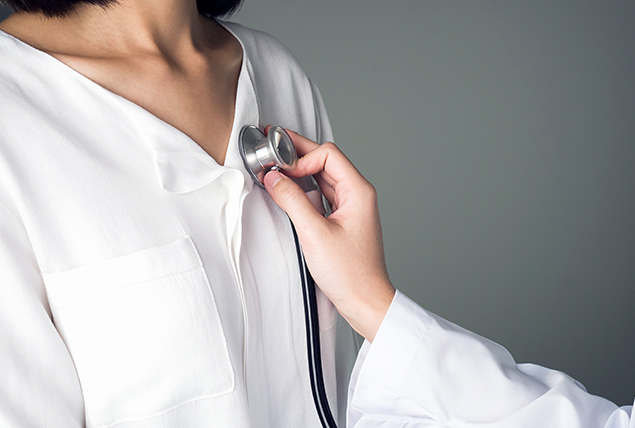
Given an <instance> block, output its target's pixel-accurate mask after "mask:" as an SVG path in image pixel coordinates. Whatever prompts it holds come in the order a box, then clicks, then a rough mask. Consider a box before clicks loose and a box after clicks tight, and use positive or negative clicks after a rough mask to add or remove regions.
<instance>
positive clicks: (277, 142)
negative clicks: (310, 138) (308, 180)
mask: <svg viewBox="0 0 635 428" xmlns="http://www.w3.org/2000/svg"><path fill="white" fill-rule="evenodd" d="M239 142H240V144H239V149H240V155H241V156H242V158H243V162H244V163H245V168H246V169H247V171H248V172H249V174H250V175H251V178H253V180H254V182H255V183H256V184H257V185H258V186H260V187H265V186H264V185H263V184H262V181H263V179H264V177H265V174H266V173H267V172H269V171H270V170H271V169H272V168H273V167H277V168H282V169H286V170H291V169H293V168H295V166H296V164H297V161H298V155H297V153H296V151H295V147H294V146H293V141H292V140H291V137H290V136H289V134H287V131H285V130H284V128H282V127H280V126H272V127H271V128H269V134H268V135H266V136H265V134H264V133H263V132H262V131H261V130H260V129H258V128H256V127H255V126H245V127H244V128H243V129H242V130H241V131H240V136H239Z"/></svg>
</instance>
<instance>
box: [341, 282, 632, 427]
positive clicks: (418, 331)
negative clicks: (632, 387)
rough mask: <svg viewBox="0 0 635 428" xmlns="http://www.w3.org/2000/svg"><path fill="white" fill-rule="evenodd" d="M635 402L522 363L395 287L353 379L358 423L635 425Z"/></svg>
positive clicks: (352, 422) (351, 418)
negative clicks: (616, 400) (620, 403)
mask: <svg viewBox="0 0 635 428" xmlns="http://www.w3.org/2000/svg"><path fill="white" fill-rule="evenodd" d="M631 412H632V406H625V407H621V408H618V407H617V406H616V405H615V404H613V403H611V402H610V401H608V400H606V399H604V398H601V397H597V396H594V395H591V394H588V393H587V392H586V390H585V389H584V387H583V386H582V385H581V384H580V383H579V382H577V381H575V380H574V379H572V378H570V377H569V376H567V375H566V374H564V373H561V372H558V371H555V370H549V369H547V368H544V367H540V366H537V365H534V364H516V363H515V362H514V359H513V358H512V356H511V355H510V354H509V352H507V350H506V349H504V348H503V347H502V346H500V345H498V344H496V343H494V342H492V341H490V340H487V339H485V338H483V337H480V336H478V335H476V334H474V333H471V332H469V331H467V330H464V329H462V328H461V327H459V326H457V325H455V324H452V323H451V322H449V321H446V320H444V319H443V318H441V317H439V316H437V315H434V314H432V313H430V312H428V311H426V310H424V309H422V308H421V307H419V306H418V305H417V304H415V303H414V302H412V301H411V300H410V299H408V298H407V297H406V296H404V295H403V294H401V293H400V292H397V294H396V295H395V298H394V300H393V302H392V304H391V306H390V309H389V310H388V313H387V314H386V317H385V318H384V321H383V323H382V325H381V326H380V328H379V331H378V332H377V335H376V336H375V339H374V341H373V343H372V345H371V344H370V343H368V342H365V343H364V345H363V346H362V349H361V350H360V354H359V357H358V359H357V362H356V364H355V368H354V371H353V374H352V377H351V384H350V391H349V410H348V426H349V427H355V428H371V427H373V428H379V427H382V428H397V427H399V428H415V427H416V428H419V427H421V428H423V427H444V428H445V427H447V428H538V427H539V428H601V427H605V428H635V419H632V418H631Z"/></svg>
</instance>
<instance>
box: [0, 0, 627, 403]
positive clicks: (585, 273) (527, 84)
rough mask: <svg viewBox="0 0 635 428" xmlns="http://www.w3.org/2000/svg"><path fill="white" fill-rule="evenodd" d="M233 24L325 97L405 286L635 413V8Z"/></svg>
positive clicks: (569, 5) (293, 0)
mask: <svg viewBox="0 0 635 428" xmlns="http://www.w3.org/2000/svg"><path fill="white" fill-rule="evenodd" d="M234 20H236V21H238V22H241V23H243V24H245V25H247V26H250V27H253V28H258V29H261V30H264V31H267V32H269V33H271V34H273V35H275V36H276V37H278V38H279V39H280V40H282V41H283V42H284V43H285V44H286V45H287V46H288V47H289V48H290V49H291V50H292V51H293V52H294V54H295V55H296V56H297V58H298V59H299V60H300V62H301V64H302V65H303V66H304V68H305V70H306V71H307V73H308V74H309V76H310V77H311V78H312V79H313V80H314V81H315V82H316V83H317V84H318V86H319V87H320V89H321V91H322V95H323V97H324V100H325V103H326V106H327V109H328V111H329V115H330V119H331V123H332V125H333V129H334V132H335V136H336V142H337V143H338V144H339V145H340V146H341V148H342V149H343V150H344V151H345V153H347V155H349V157H350V158H351V159H352V160H353V161H354V162H355V164H356V165H357V166H358V167H359V168H360V170H361V171H362V172H363V173H364V174H365V175H366V177H368V178H369V179H370V181H371V182H372V183H373V184H375V186H376V187H377V190H378V192H379V200H380V209H381V215H382V220H383V225H384V239H385V246H386V255H387V258H388V267H389V270H390V275H391V278H392V280H393V282H394V284H395V285H396V286H397V287H398V288H400V289H401V290H402V291H404V292H405V293H406V294H407V295H409V296H411V297H412V298H413V299H415V300H416V301H417V302H419V303H420V304H421V305H423V306H424V307H426V308H428V309H430V310H432V311H434V312H436V313H438V314H440V315H442V316H444V317H446V318H448V319H450V320H452V321H454V322H456V323H458V324H460V325H462V326H464V327H466V328H468V329H471V330H473V331H475V332H477V333H479V334H482V335H484V336H486V337H488V338H490V339H493V340H495V341H497V342H499V343H501V344H503V345H504V346H506V347H507V348H508V349H509V350H510V351H511V352H512V354H513V355H514V356H515V358H516V360H517V361H519V362H534V363H538V364H541V365H546V366H549V367H552V368H556V369H559V370H562V371H565V372H566V373H568V374H570V375H571V376H573V377H575V378H576V379H578V380H580V381H581V382H582V383H584V385H586V387H587V388H588V390H589V391H590V392H591V393H594V394H598V395H603V396H605V397H607V398H609V399H611V400H613V401H615V402H617V403H618V404H631V403H632V401H633V395H634V394H635V336H634V332H635V222H634V220H635V189H634V187H635V168H634V165H635V83H634V81H633V80H634V79H635V52H634V49H635V2H633V1H626V0H624V1H613V0H609V1H600V0H596V1H585V0H566V1H553V0H525V1H512V0H484V1H479V2H476V1H453V0H444V1H441V0H435V1H414V0H411V1H385V0H383V1H380V0H366V1H346V0H339V1H334V0H328V1H325V0H322V1H311V2H309V1H302V0H267V1H259V0H246V3H245V4H244V6H243V7H242V10H241V11H240V12H239V13H238V15H236V16H235V17H234ZM0 60H1V59H0Z"/></svg>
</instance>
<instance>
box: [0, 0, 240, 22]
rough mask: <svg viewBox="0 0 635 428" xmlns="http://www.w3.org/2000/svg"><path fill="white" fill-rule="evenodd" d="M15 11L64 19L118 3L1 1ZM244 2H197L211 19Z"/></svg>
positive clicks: (103, 0)
mask: <svg viewBox="0 0 635 428" xmlns="http://www.w3.org/2000/svg"><path fill="white" fill-rule="evenodd" d="M0 3H4V4H6V5H7V6H9V7H11V8H13V9H14V10H23V11H25V12H31V13H43V14H44V15H46V16H50V17H64V16H68V15H70V14H71V13H72V12H73V10H74V9H75V7H76V6H77V5H79V4H82V3H88V4H94V5H97V6H101V7H103V8H107V7H108V6H111V5H113V4H116V3H117V0H0ZM241 3H242V0H196V5H197V6H198V11H199V12H200V13H202V14H204V15H206V16H209V17H210V18H216V17H220V16H228V15H230V14H232V13H233V12H235V11H236V10H237V9H238V7H239V6H240V4H241Z"/></svg>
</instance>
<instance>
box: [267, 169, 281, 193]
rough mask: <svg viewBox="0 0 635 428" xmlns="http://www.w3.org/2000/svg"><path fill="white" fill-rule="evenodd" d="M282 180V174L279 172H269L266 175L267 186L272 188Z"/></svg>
mask: <svg viewBox="0 0 635 428" xmlns="http://www.w3.org/2000/svg"><path fill="white" fill-rule="evenodd" d="M280 180H282V174H280V173H279V172H278V171H269V172H268V173H267V174H266V175H265V179H264V182H265V186H267V187H269V188H272V189H273V187H274V186H275V185H276V184H278V181H280Z"/></svg>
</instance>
